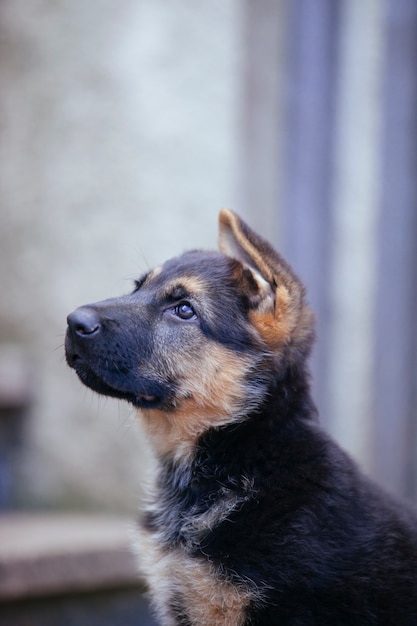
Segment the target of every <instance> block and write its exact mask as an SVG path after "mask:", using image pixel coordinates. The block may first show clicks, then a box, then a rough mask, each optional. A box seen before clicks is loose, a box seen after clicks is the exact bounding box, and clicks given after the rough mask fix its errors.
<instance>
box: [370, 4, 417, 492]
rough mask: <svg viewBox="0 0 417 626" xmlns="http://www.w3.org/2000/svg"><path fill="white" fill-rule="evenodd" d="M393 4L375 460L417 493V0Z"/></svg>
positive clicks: (390, 478)
mask: <svg viewBox="0 0 417 626" xmlns="http://www.w3.org/2000/svg"><path fill="white" fill-rule="evenodd" d="M386 11H387V16H386V17H387V21H386V32H385V37H386V57H385V75H384V89H383V109H384V122H383V128H382V146H381V147H382V155H383V164H382V176H381V194H380V198H381V205H380V219H379V231H378V240H379V254H378V282H377V291H376V315H375V319H376V337H375V340H376V341H375V379H374V416H375V417H374V420H375V421H374V424H373V432H374V433H375V449H376V454H375V461H374V462H375V472H376V473H377V475H378V477H379V478H380V479H381V480H382V481H383V482H384V484H386V485H387V486H389V487H390V488H392V489H393V490H395V491H397V492H402V493H408V494H409V495H414V496H417V475H416V473H417V468H416V456H417V455H416V452H417V450H416V446H417V438H416V428H417V402H416V401H417V397H416V395H417V394H416V387H417V363H416V353H417V2H416V1H415V0H387V2H386Z"/></svg>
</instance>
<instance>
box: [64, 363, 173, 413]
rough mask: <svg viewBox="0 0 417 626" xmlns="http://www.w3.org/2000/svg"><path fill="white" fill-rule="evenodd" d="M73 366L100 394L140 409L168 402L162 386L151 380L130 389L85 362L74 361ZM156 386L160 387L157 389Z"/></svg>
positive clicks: (83, 379)
mask: <svg viewBox="0 0 417 626" xmlns="http://www.w3.org/2000/svg"><path fill="white" fill-rule="evenodd" d="M71 366H72V367H73V369H75V371H76V373H77V375H78V377H79V379H80V380H81V382H82V383H84V385H86V387H89V388H90V389H92V390H93V391H95V392H97V393H99V394H100V395H103V396H109V397H111V398H117V399H119V400H125V401H126V402H130V403H131V404H133V406H135V407H136V408H138V409H152V408H155V409H157V408H164V406H165V405H166V404H167V397H166V393H163V389H162V388H161V386H160V385H157V384H155V383H153V384H152V383H151V382H150V381H145V382H144V383H143V385H141V387H142V388H141V389H140V390H139V389H137V390H132V391H130V390H126V389H123V386H122V385H121V384H120V385H118V384H117V381H113V380H111V381H107V380H105V379H104V378H102V377H101V376H99V375H97V374H96V373H95V372H94V371H93V370H92V369H91V368H90V367H88V366H87V365H86V364H85V363H80V362H79V363H73V364H72V365H71ZM156 386H158V387H160V388H159V389H158V390H157V391H156V389H155V387H156Z"/></svg>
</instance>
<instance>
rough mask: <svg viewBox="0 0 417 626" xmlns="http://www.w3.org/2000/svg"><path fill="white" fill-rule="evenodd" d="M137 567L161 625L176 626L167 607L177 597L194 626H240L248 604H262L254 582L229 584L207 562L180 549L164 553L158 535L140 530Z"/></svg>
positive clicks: (173, 616)
mask: <svg viewBox="0 0 417 626" xmlns="http://www.w3.org/2000/svg"><path fill="white" fill-rule="evenodd" d="M138 546H139V547H140V555H139V565H140V569H141V570H142V571H143V572H144V574H145V576H146V579H147V580H148V582H149V586H150V590H151V596H152V601H153V605H154V607H155V609H156V612H157V614H158V617H159V619H160V621H161V624H162V625H163V626H175V624H176V623H177V622H176V620H175V615H172V612H171V610H170V606H171V604H172V602H173V601H175V599H176V598H178V599H179V600H180V604H181V605H182V606H183V608H184V609H185V611H186V614H187V618H188V620H189V621H190V622H191V623H192V624H193V625H195V626H242V624H243V623H244V620H245V610H246V608H247V607H248V606H249V604H250V603H251V602H257V603H259V602H262V594H261V592H260V591H259V590H258V589H257V588H256V587H255V585H254V584H253V583H249V582H248V583H247V584H244V583H242V584H240V585H236V583H233V584H232V583H231V582H229V581H228V580H227V579H225V578H223V577H221V576H220V575H219V573H218V572H217V571H216V570H215V568H214V567H213V566H212V565H211V563H209V562H208V561H203V560H202V559H196V558H192V557H189V556H188V555H187V553H186V551H185V549H182V548H175V549H173V550H165V549H163V548H161V547H160V546H159V545H158V540H157V536H154V535H152V534H150V533H148V532H146V531H141V533H140V535H139V542H138Z"/></svg>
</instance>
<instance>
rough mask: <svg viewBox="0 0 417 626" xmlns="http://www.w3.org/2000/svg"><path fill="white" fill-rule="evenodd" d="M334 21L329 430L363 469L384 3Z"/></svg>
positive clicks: (349, 5) (353, 4)
mask: <svg viewBox="0 0 417 626" xmlns="http://www.w3.org/2000/svg"><path fill="white" fill-rule="evenodd" d="M340 24H341V32H340V44H339V45H340V62H339V68H338V85H337V119H336V127H335V137H334V142H335V143H334V146H335V152H334V171H333V181H332V183H333V197H332V204H333V211H332V213H333V214H332V221H333V233H332V236H333V239H332V276H331V283H330V289H331V308H332V314H331V327H330V351H329V359H330V367H329V373H330V376H329V398H328V401H329V413H330V415H331V431H332V432H333V434H334V435H335V436H336V437H337V438H338V440H339V441H340V442H341V443H342V444H343V445H344V446H345V447H346V448H347V449H348V450H349V451H350V452H351V453H353V454H354V456H355V457H356V458H357V459H359V460H360V462H361V463H362V465H363V466H364V467H365V468H366V470H368V471H370V470H371V469H372V458H371V454H370V452H371V450H372V449H373V442H372V435H371V424H372V418H371V408H372V374H373V367H374V354H373V332H374V291H375V274H376V269H375V268H376V256H377V237H376V224H377V219H378V210H379V196H380V191H379V175H380V160H381V156H380V152H381V150H380V129H381V115H382V112H381V84H382V77H383V47H384V5H383V3H382V2H381V1H380V0H367V1H366V2H363V0H344V2H343V3H341V16H340Z"/></svg>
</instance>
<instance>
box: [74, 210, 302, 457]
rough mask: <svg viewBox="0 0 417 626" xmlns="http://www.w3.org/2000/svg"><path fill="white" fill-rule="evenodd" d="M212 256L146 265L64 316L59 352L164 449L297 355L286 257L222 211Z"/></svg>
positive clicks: (294, 286) (298, 311) (228, 418)
mask: <svg viewBox="0 0 417 626" xmlns="http://www.w3.org/2000/svg"><path fill="white" fill-rule="evenodd" d="M219 243H220V253H217V252H202V251H192V252H187V253H185V254H183V255H182V256H180V257H177V258H174V259H171V260H169V261H167V262H166V263H164V265H162V266H161V267H158V268H156V269H155V270H152V271H150V272H148V273H146V274H145V275H144V276H143V277H142V278H141V279H140V280H138V281H137V282H136V286H135V289H134V291H133V293H131V294H129V295H127V296H122V297H119V298H113V299H110V300H105V301H103V302H99V303H97V304H92V305H87V306H83V307H80V308H79V309H76V310H75V311H74V312H73V313H71V314H70V315H69V316H68V330H67V337H66V356H67V362H68V364H69V365H70V366H71V367H73V368H74V369H75V370H76V372H77V374H78V376H79V377H80V379H81V380H82V382H84V383H85V384H86V385H87V386H88V387H90V388H91V389H93V390H95V391H97V392H99V393H101V394H104V395H108V396H114V397H117V398H121V399H125V400H128V401H129V402H131V403H132V404H133V405H134V406H136V407H138V408H140V409H141V412H142V414H143V415H144V417H145V423H146V425H147V428H148V430H149V432H150V434H151V435H152V436H153V437H154V440H155V442H156V445H157V448H158V449H159V451H160V452H162V453H175V452H178V450H180V449H183V448H184V447H185V448H187V449H189V448H190V445H191V446H192V445H193V444H194V442H195V441H196V439H197V438H198V437H199V436H200V435H201V434H202V433H203V432H205V431H206V430H207V429H209V428H211V427H218V426H221V425H224V424H228V423H232V422H236V421H241V420H243V419H244V418H245V417H246V416H247V415H249V413H251V412H252V411H253V410H254V409H256V408H257V407H258V406H259V405H260V404H261V403H262V402H263V400H264V399H265V397H266V395H267V394H268V387H269V385H270V384H271V381H272V378H273V376H274V375H275V373H276V371H275V370H276V368H277V367H292V366H294V365H297V364H300V363H302V362H303V361H304V359H305V357H306V355H307V354H308V352H309V350H310V346H311V341H312V333H313V322H312V315H311V312H310V309H309V308H308V306H307V305H306V303H305V300H304V288H303V286H302V284H301V283H300V281H299V280H298V278H297V277H296V276H295V275H294V274H293V272H292V271H291V269H290V268H289V267H288V265H287V264H286V262H285V261H284V260H283V259H282V258H281V257H280V256H279V255H278V254H277V253H276V252H275V251H274V250H273V249H272V248H271V246H269V244H268V243H266V242H265V241H264V240H262V239H261V238H260V237H259V236H258V235H256V234H255V233H254V232H253V231H252V230H251V229H249V227H248V226H247V225H246V224H245V223H244V222H243V221H242V220H241V219H240V218H239V217H238V216H237V215H235V214H234V213H232V212H231V211H226V210H223V211H222V212H221V213H220V233H219Z"/></svg>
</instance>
